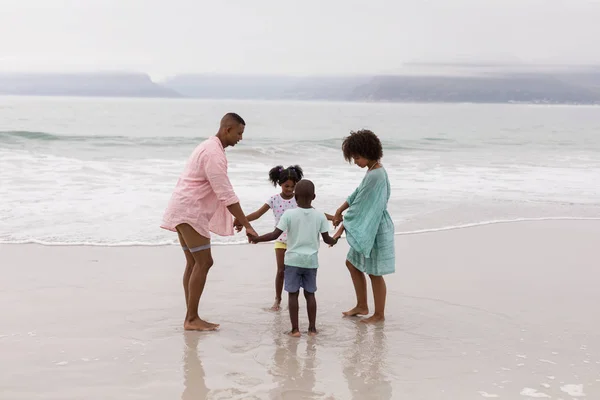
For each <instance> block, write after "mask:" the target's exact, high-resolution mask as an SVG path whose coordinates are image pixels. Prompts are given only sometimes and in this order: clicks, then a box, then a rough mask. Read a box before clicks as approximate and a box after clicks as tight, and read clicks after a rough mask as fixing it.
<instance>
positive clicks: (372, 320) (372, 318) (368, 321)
mask: <svg viewBox="0 0 600 400" xmlns="http://www.w3.org/2000/svg"><path fill="white" fill-rule="evenodd" d="M383 321H385V317H384V316H383V315H376V314H373V315H371V316H370V317H369V318H365V319H361V320H360V322H362V323H364V324H376V323H378V322H383Z"/></svg>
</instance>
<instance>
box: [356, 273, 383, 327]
mask: <svg viewBox="0 0 600 400" xmlns="http://www.w3.org/2000/svg"><path fill="white" fill-rule="evenodd" d="M369 277H370V278H371V286H372V287H373V298H374V300H375V313H374V314H373V315H371V316H370V317H369V318H366V319H364V320H362V321H361V322H364V323H366V324H374V323H376V322H381V321H384V320H385V298H386V295H387V287H386V285H385V279H383V276H375V275H369Z"/></svg>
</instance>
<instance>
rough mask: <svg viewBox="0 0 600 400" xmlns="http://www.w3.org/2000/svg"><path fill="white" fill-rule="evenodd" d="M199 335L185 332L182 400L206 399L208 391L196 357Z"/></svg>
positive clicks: (200, 365) (202, 370)
mask: <svg viewBox="0 0 600 400" xmlns="http://www.w3.org/2000/svg"><path fill="white" fill-rule="evenodd" d="M200 335H201V333H198V332H185V333H184V341H185V348H184V351H183V384H184V389H183V393H182V394H181V399H182V400H200V399H206V398H207V397H208V393H209V392H210V389H208V388H207V387H206V381H205V378H204V377H205V374H204V368H203V367H202V362H201V361H200V357H199V356H198V343H199V341H200Z"/></svg>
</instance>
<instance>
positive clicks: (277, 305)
mask: <svg viewBox="0 0 600 400" xmlns="http://www.w3.org/2000/svg"><path fill="white" fill-rule="evenodd" d="M279 310H281V300H277V299H275V303H273V306H271V311H279Z"/></svg>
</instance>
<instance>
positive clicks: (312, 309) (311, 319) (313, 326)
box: [304, 290, 317, 336]
mask: <svg viewBox="0 0 600 400" xmlns="http://www.w3.org/2000/svg"><path fill="white" fill-rule="evenodd" d="M304 298H305V299H306V308H307V310H308V334H309V335H311V336H314V335H316V334H317V299H316V298H315V294H314V293H310V292H307V291H306V290H305V291H304Z"/></svg>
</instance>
